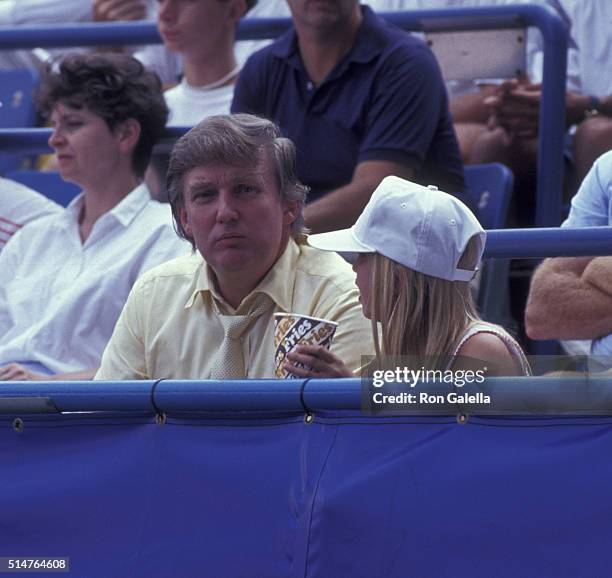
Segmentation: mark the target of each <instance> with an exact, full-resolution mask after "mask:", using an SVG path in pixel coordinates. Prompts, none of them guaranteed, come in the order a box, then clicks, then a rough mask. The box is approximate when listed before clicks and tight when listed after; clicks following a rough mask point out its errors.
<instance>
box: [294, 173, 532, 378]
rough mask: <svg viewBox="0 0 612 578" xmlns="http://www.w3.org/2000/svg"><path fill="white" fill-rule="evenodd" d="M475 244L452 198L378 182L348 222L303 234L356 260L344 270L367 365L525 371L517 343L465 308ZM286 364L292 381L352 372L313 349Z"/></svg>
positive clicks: (472, 224)
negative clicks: (368, 339) (352, 281)
mask: <svg viewBox="0 0 612 578" xmlns="http://www.w3.org/2000/svg"><path fill="white" fill-rule="evenodd" d="M485 238H486V233H485V231H484V229H483V228H482V226H481V225H480V223H479V222H478V220H477V219H476V217H475V216H474V215H473V214H472V212H471V211H470V210H469V209H468V208H467V207H466V206H465V205H464V204H463V203H461V201H459V200H458V199H456V198H455V197H452V196H451V195H448V194H446V193H443V192H441V191H438V190H437V189H435V187H423V186H421V185H417V184H415V183H411V182H409V181H405V180H403V179H400V178H398V177H387V178H385V179H384V180H383V181H382V182H381V184H380V185H379V186H378V188H377V189H376V190H375V191H374V193H373V194H372V198H371V199H370V202H369V203H368V204H367V206H366V207H365V209H364V210H363V213H362V214H361V215H360V217H359V219H358V220H357V222H356V223H355V225H353V226H352V227H351V228H350V229H344V230H342V231H333V232H330V233H322V234H319V235H311V236H310V237H309V238H308V242H309V244H310V245H312V246H314V247H317V248H319V249H323V250H328V251H337V252H339V253H357V254H358V257H357V260H356V262H355V264H354V266H353V269H354V270H355V272H356V274H357V280H356V283H357V286H358V288H359V292H360V299H361V303H362V305H363V310H364V314H365V315H366V317H368V318H369V319H371V320H372V330H373V333H374V342H375V347H376V354H377V360H376V364H377V365H384V364H385V362H384V359H387V360H390V359H394V358H395V357H397V356H400V355H401V356H415V357H417V358H418V359H420V360H425V363H426V364H427V365H428V366H429V367H428V368H432V369H464V368H466V363H467V361H466V359H467V358H469V359H476V360H480V361H482V362H485V365H486V366H487V375H525V374H529V372H530V370H529V364H528V363H527V360H526V358H525V355H524V353H523V351H522V350H521V348H520V346H519V345H518V343H517V342H516V341H515V340H514V339H513V338H512V337H511V336H510V335H509V334H508V333H507V332H506V331H505V330H504V329H503V328H502V327H500V326H498V325H494V324H491V323H486V322H484V321H482V320H481V319H480V318H479V316H478V314H477V312H476V308H475V306H474V302H473V299H472V295H471V289H470V281H471V279H472V278H473V277H474V275H475V274H476V271H477V270H478V266H479V264H480V261H481V258H482V254H483V251H484V245H485ZM457 356H461V357H457ZM287 358H288V360H289V361H288V363H287V364H286V366H285V367H286V368H287V370H289V371H291V372H292V373H293V374H294V375H296V376H298V377H351V376H353V374H352V372H351V371H350V370H348V369H347V368H346V366H345V365H344V363H343V362H342V360H340V359H339V358H338V357H336V356H335V355H333V354H332V353H331V352H329V351H328V350H326V349H324V348H322V347H318V346H310V345H301V346H299V347H297V348H296V349H295V350H294V352H293V353H291V354H289V355H288V356H287ZM295 364H302V365H303V366H306V367H303V366H301V367H300V366H296V365H295Z"/></svg>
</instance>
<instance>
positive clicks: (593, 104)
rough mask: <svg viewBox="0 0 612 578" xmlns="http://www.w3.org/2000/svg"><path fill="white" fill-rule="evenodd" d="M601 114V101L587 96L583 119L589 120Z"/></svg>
mask: <svg viewBox="0 0 612 578" xmlns="http://www.w3.org/2000/svg"><path fill="white" fill-rule="evenodd" d="M600 113H601V100H599V99H598V98H597V97H596V96H589V103H588V104H587V107H586V109H585V111H584V118H585V119H589V118H593V117H594V116H597V115H598V114H600Z"/></svg>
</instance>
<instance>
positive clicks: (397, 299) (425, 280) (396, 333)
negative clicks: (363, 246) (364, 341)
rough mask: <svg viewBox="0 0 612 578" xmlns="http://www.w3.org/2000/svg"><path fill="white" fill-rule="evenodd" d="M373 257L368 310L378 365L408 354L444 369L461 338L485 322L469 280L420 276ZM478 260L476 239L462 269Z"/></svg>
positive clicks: (384, 259) (405, 268) (466, 252)
mask: <svg viewBox="0 0 612 578" xmlns="http://www.w3.org/2000/svg"><path fill="white" fill-rule="evenodd" d="M372 257H373V266H372V278H371V286H370V303H369V309H370V317H371V320H372V331H373V334H374V347H375V350H376V357H377V361H378V363H379V364H380V363H381V361H382V357H383V356H384V357H385V358H390V359H394V358H396V357H398V356H401V355H409V356H416V357H418V358H426V361H425V363H426V364H427V365H428V366H430V367H431V366H432V365H433V366H434V367H433V368H435V369H437V368H442V366H444V365H445V364H446V363H447V362H448V358H449V356H450V355H452V353H453V351H454V347H455V345H456V343H457V342H458V340H459V338H460V337H461V336H462V335H463V333H464V332H465V331H466V329H467V328H468V327H469V326H470V325H471V324H472V323H474V322H476V321H479V319H480V318H479V316H478V314H477V312H476V307H475V305H474V300H473V298H472V294H471V289H470V284H469V282H468V281H447V280H446V279H441V278H438V277H432V276H430V275H426V274H424V273H419V272H418V271H414V270H413V269H409V268H408V267H405V266H404V265H400V264H399V263H397V262H395V261H393V260H391V259H389V258H387V257H385V256H383V255H380V254H379V253H376V254H374V255H373V256H372ZM477 261H478V249H477V244H476V238H475V237H472V239H470V242H469V243H468V245H467V247H466V249H465V251H464V253H463V255H462V256H461V259H460V260H459V263H458V265H459V267H460V268H462V269H475V268H476V266H477ZM378 323H380V326H381V338H380V339H379V334H378ZM445 360H446V361H445Z"/></svg>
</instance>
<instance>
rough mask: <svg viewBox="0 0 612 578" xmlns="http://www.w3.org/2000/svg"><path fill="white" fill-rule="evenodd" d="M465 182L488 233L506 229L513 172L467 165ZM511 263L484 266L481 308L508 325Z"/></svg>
mask: <svg viewBox="0 0 612 578" xmlns="http://www.w3.org/2000/svg"><path fill="white" fill-rule="evenodd" d="M465 181H466V184H467V187H468V192H469V194H470V196H471V197H472V200H473V204H474V206H475V207H477V211H478V214H477V217H478V219H479V221H480V222H481V224H482V226H483V227H484V228H485V229H503V228H504V227H505V224H506V217H507V214H508V207H509V205H510V198H511V196H512V189H513V187H514V175H513V174H512V171H511V170H510V169H509V168H508V167H506V166H505V165H502V164H501V163H488V164H482V165H466V166H465ZM509 269H510V261H509V260H507V259H489V260H487V261H485V263H484V264H483V270H482V277H481V280H480V290H479V291H478V299H477V305H478V309H479V311H480V314H481V315H482V316H483V318H484V319H486V320H487V321H491V322H494V323H500V324H502V325H508V323H509V321H510V314H509V293H508V291H509V288H508V274H509Z"/></svg>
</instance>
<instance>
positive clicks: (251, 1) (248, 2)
mask: <svg viewBox="0 0 612 578" xmlns="http://www.w3.org/2000/svg"><path fill="white" fill-rule="evenodd" d="M255 4H257V0H246V6H247V9H246V11H247V12H248V11H249V10H250V9H251V8H253V6H255Z"/></svg>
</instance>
